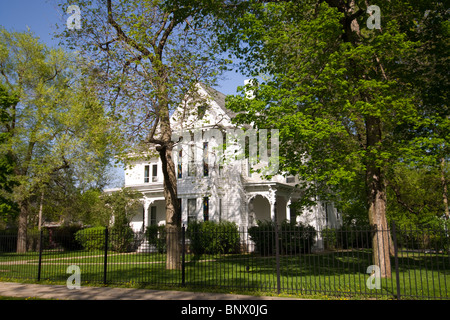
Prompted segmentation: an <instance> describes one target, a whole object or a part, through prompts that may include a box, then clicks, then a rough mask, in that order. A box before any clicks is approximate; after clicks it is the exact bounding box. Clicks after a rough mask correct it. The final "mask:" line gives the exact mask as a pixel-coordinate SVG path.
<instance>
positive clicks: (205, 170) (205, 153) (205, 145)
mask: <svg viewBox="0 0 450 320" xmlns="http://www.w3.org/2000/svg"><path fill="white" fill-rule="evenodd" d="M208 175H209V167H208V142H203V176H204V177H207V176H208Z"/></svg>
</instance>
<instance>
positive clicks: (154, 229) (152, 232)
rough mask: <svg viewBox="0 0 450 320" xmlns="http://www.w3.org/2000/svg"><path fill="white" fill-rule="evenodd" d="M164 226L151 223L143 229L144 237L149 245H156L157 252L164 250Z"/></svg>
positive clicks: (163, 251) (165, 234)
mask: <svg viewBox="0 0 450 320" xmlns="http://www.w3.org/2000/svg"><path fill="white" fill-rule="evenodd" d="M166 236H167V233H166V228H165V226H164V225H162V226H158V225H152V226H148V227H147V228H146V229H145V239H146V240H147V241H148V243H149V244H150V245H153V246H155V247H156V250H158V252H159V253H165V252H166Z"/></svg>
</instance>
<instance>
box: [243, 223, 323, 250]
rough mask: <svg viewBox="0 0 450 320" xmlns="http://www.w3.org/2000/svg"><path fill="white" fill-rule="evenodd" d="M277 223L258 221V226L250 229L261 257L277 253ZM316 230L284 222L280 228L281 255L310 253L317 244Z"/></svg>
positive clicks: (251, 236)
mask: <svg viewBox="0 0 450 320" xmlns="http://www.w3.org/2000/svg"><path fill="white" fill-rule="evenodd" d="M276 227H277V226H276V225H275V222H273V221H267V220H266V221H258V225H257V226H253V227H250V228H249V229H248V233H249V235H250V238H251V240H252V241H254V242H255V247H256V251H257V252H259V253H260V254H261V255H264V256H265V255H273V254H275V252H276V241H275V228H276ZM315 238H316V230H315V229H314V227H312V226H309V225H304V224H302V223H297V224H296V223H293V222H289V221H283V222H282V224H281V225H280V226H278V240H279V244H278V245H279V250H280V254H288V255H291V254H296V253H309V252H310V251H311V248H312V246H313V245H314V243H315Z"/></svg>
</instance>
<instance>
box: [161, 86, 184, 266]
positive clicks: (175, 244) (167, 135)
mask: <svg viewBox="0 0 450 320" xmlns="http://www.w3.org/2000/svg"><path fill="white" fill-rule="evenodd" d="M160 92H161V100H160V101H161V105H160V107H161V108H160V114H159V116H160V129H161V141H160V144H161V145H160V146H158V147H157V148H156V150H157V151H158V152H159V156H160V158H161V164H162V172H163V176H164V199H165V201H166V232H167V235H166V248H167V260H166V269H169V270H174V269H181V243H180V231H181V211H180V206H179V202H178V195H177V177H176V173H175V164H174V162H173V158H172V148H173V142H172V128H171V126H170V116H169V104H168V96H167V92H166V87H165V85H161V86H160Z"/></svg>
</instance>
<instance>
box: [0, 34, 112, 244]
mask: <svg viewBox="0 0 450 320" xmlns="http://www.w3.org/2000/svg"><path fill="white" fill-rule="evenodd" d="M0 39H1V41H0V75H1V78H2V81H3V82H4V83H5V85H6V86H7V87H8V89H9V90H10V91H11V92H14V93H15V94H16V97H17V99H18V103H17V104H11V105H10V106H9V108H8V114H9V115H10V119H9V121H7V122H5V123H3V127H2V130H4V131H5V132H7V133H8V134H9V136H10V139H9V141H8V144H7V145H6V146H4V147H5V150H6V153H7V154H8V155H9V156H10V157H11V159H13V161H14V163H15V167H14V172H13V176H14V180H15V181H17V182H18V185H17V186H16V187H15V188H14V189H13V199H14V201H15V202H16V203H17V205H18V207H19V217H18V241H17V251H18V252H24V251H25V250H26V235H27V227H28V219H29V214H30V212H31V211H30V210H31V208H30V207H31V204H32V202H33V199H34V201H36V200H35V199H36V198H37V197H36V195H39V198H41V197H40V195H41V194H42V192H43V191H44V190H45V186H46V185H48V184H49V183H51V182H52V181H54V179H55V176H56V175H58V173H60V172H62V171H64V170H68V169H71V170H72V171H71V172H72V173H73V174H74V176H75V177H76V179H78V182H80V181H83V182H84V183H88V182H89V181H92V179H93V178H94V177H95V170H88V168H98V167H101V166H102V165H105V164H106V163H108V157H109V150H110V149H109V148H108V145H107V143H112V142H113V141H115V138H114V130H112V126H111V124H110V123H109V121H108V119H107V118H106V117H105V114H104V110H103V107H102V105H101V104H100V103H99V102H98V99H97V98H96V92H95V90H94V87H93V85H92V84H93V78H92V76H91V75H90V73H88V72H87V69H86V68H85V65H86V64H85V61H83V60H81V59H79V58H77V57H76V56H75V55H69V54H67V53H66V52H64V51H63V50H62V49H53V48H48V47H47V46H45V45H44V44H41V43H40V42H39V39H37V38H36V37H34V35H33V34H32V33H31V32H23V33H18V32H8V31H6V30H5V29H0ZM90 179H91V180H90Z"/></svg>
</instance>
